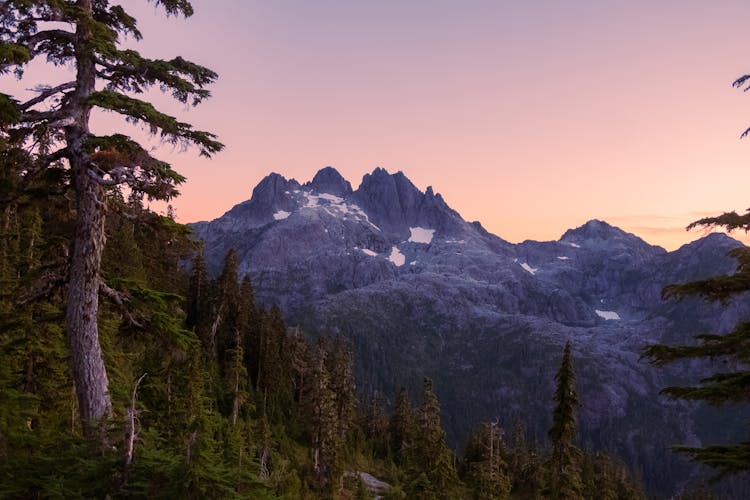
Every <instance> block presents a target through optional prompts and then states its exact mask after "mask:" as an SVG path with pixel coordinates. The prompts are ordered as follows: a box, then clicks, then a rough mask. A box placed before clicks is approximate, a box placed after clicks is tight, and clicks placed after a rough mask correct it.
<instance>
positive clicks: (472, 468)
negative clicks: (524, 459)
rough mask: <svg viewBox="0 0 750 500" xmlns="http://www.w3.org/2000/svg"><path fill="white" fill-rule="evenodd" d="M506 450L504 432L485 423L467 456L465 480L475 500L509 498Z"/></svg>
mask: <svg viewBox="0 0 750 500" xmlns="http://www.w3.org/2000/svg"><path fill="white" fill-rule="evenodd" d="M505 454H506V453H505V450H504V446H503V429H502V428H501V427H500V426H499V425H498V424H497V422H485V423H482V424H481V425H480V426H479V429H477V430H476V431H474V432H473V433H472V435H471V436H470V438H469V444H468V445H467V447H466V451H465V452H464V460H463V462H464V463H463V467H462V469H463V470H462V472H463V479H464V482H465V483H466V485H467V486H468V487H469V488H470V489H471V493H472V497H473V498H474V499H476V500H505V499H507V498H510V488H511V478H510V475H509V473H508V466H507V463H506V457H505Z"/></svg>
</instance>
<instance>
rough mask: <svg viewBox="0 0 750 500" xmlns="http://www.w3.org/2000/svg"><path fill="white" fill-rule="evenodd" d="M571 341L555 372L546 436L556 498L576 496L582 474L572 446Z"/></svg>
mask: <svg viewBox="0 0 750 500" xmlns="http://www.w3.org/2000/svg"><path fill="white" fill-rule="evenodd" d="M571 349H572V348H571V344H570V341H568V342H567V343H566V344H565V350H564V352H563V359H562V362H561V363H560V368H559V369H558V371H557V375H555V381H556V382H557V388H556V389H555V396H554V401H555V410H554V414H553V417H552V427H551V428H550V430H549V438H550V441H551V442H552V454H551V457H550V465H549V467H550V471H549V473H550V481H549V495H550V497H551V498H555V499H576V498H580V497H581V476H580V466H579V464H578V455H579V451H578V449H577V448H576V446H575V439H576V411H577V409H578V396H577V395H576V387H575V374H574V373H573V355H572V352H571Z"/></svg>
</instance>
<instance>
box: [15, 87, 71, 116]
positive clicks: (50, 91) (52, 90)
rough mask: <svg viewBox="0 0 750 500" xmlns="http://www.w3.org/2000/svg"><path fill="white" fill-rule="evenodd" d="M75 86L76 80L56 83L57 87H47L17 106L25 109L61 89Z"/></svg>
mask: <svg viewBox="0 0 750 500" xmlns="http://www.w3.org/2000/svg"><path fill="white" fill-rule="evenodd" d="M75 86H76V82H74V81H73V82H66V83H63V84H61V85H58V86H57V87H52V88H48V89H45V90H43V91H42V93H41V94H39V95H38V96H36V97H35V98H33V99H30V100H28V101H26V102H25V103H23V104H21V105H20V106H19V107H20V108H21V109H23V110H27V109H29V108H30V107H32V106H34V105H36V104H39V103H40V102H42V101H45V100H46V99H49V98H50V97H52V96H53V95H55V94H57V93H59V92H62V91H63V90H67V89H72V88H74V87H75Z"/></svg>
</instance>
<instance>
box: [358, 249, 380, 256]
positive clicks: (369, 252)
mask: <svg viewBox="0 0 750 500" xmlns="http://www.w3.org/2000/svg"><path fill="white" fill-rule="evenodd" d="M362 253H364V254H366V255H369V256H370V257H377V256H378V254H377V253H375V252H373V251H372V250H370V249H369V248H363V249H362Z"/></svg>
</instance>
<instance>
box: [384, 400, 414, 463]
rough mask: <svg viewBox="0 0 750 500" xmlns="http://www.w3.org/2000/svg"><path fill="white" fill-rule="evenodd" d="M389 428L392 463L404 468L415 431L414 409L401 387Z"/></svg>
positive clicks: (408, 457) (407, 461)
mask: <svg viewBox="0 0 750 500" xmlns="http://www.w3.org/2000/svg"><path fill="white" fill-rule="evenodd" d="M389 427H390V438H391V450H392V451H393V455H394V457H393V458H394V461H395V462H396V463H397V464H399V465H401V466H402V467H404V468H406V466H407V465H408V464H409V459H410V453H411V452H412V450H413V447H414V439H415V434H416V432H417V431H416V421H415V414H414V408H413V407H412V404H411V401H409V393H408V392H407V391H406V388H405V387H402V388H401V390H400V391H399V393H398V397H397V399H396V407H395V408H394V410H393V415H391V420H390V424H389Z"/></svg>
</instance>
